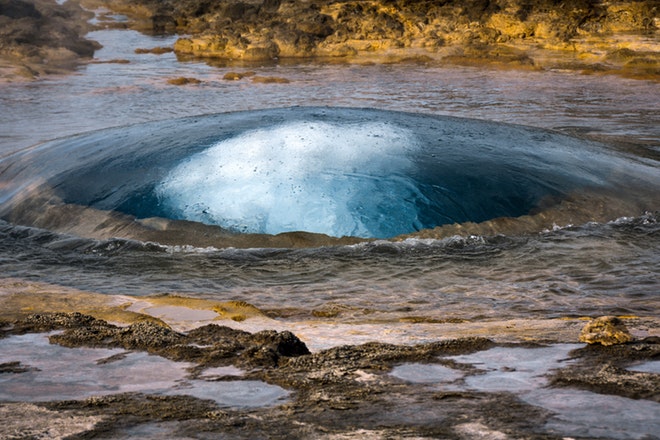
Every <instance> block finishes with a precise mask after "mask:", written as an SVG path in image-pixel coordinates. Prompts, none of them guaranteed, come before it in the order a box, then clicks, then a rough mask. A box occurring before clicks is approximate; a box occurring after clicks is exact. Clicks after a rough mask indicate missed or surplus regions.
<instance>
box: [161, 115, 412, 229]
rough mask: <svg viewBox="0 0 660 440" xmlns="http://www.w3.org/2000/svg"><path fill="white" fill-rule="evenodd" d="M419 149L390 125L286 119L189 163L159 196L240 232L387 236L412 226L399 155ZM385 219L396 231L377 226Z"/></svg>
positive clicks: (182, 211) (406, 164) (180, 212)
mask: <svg viewBox="0 0 660 440" xmlns="http://www.w3.org/2000/svg"><path fill="white" fill-rule="evenodd" d="M417 146H418V141H417V140H416V138H415V135H414V134H413V133H412V132H411V131H409V130H406V129H403V128H401V127H398V126H396V125H394V124H388V123H381V122H371V123H361V124H351V125H339V124H330V123H324V122H315V121H311V122H291V123H286V124H283V125H279V126H274V127H268V128H263V129H257V130H253V131H249V132H245V133H243V134H241V135H239V136H236V137H233V138H229V139H226V140H223V141H221V142H219V143H217V144H215V145H213V146H211V147H210V148H208V149H206V150H205V151H203V152H200V153H198V154H196V155H194V156H192V157H190V158H188V159H187V160H186V161H185V162H183V163H181V164H179V165H178V166H176V167H175V168H174V169H173V170H172V171H171V172H170V173H169V174H168V175H167V177H166V178H165V179H164V180H163V181H162V182H161V183H160V184H159V185H158V186H157V187H156V194H157V196H158V197H159V200H160V203H161V204H162V205H163V206H164V207H165V208H166V209H168V210H170V211H172V213H173V214H174V215H176V216H178V217H179V218H182V219H186V220H192V221H198V222H203V223H208V224H216V225H219V226H222V227H225V228H228V229H231V230H234V231H238V232H245V233H267V234H278V233H281V232H288V231H308V232H317V233H324V234H328V235H331V236H344V235H352V236H361V237H386V236H391V231H390V230H385V231H384V230H382V229H381V228H382V227H389V228H392V227H395V228H396V227H397V225H396V223H398V224H399V225H402V224H405V225H406V229H410V226H411V225H413V227H415V225H417V224H418V223H419V221H418V219H417V210H416V208H415V206H414V201H415V200H416V199H418V198H420V197H423V196H422V195H421V194H419V192H418V190H417V189H416V186H415V185H414V182H412V181H409V179H408V178H407V177H406V172H407V171H408V169H409V168H410V167H411V165H412V164H411V161H410V159H408V158H407V157H406V155H405V153H406V152H408V151H411V150H414V149H416V148H417ZM402 201H403V202H402ZM405 201H409V202H408V203H406V202H405ZM392 212H396V219H395V220H394V223H395V224H394V225H393V224H392V221H388V222H383V221H382V220H383V218H384V217H386V216H388V215H391V213H392ZM374 213H375V214H374ZM390 220H391V219H390ZM383 225H387V226H383ZM399 227H400V226H399Z"/></svg>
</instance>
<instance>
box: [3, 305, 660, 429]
mask: <svg viewBox="0 0 660 440" xmlns="http://www.w3.org/2000/svg"><path fill="white" fill-rule="evenodd" d="M51 330H64V331H63V332H62V333H59V334H57V335H52V336H51V342H56V343H59V344H64V345H67V346H71V347H99V346H101V347H124V348H127V349H132V350H133V349H134V350H145V351H149V352H150V353H154V354H158V355H161V356H165V357H168V358H170V359H179V360H185V361H187V362H192V363H195V364H197V365H196V366H195V367H193V368H192V369H190V370H189V371H190V373H191V376H190V378H191V379H195V378H196V379H198V380H200V379H201V378H203V377H204V374H205V370H207V368H208V367H214V366H221V365H230V364H233V365H236V366H240V367H244V368H243V369H244V370H246V372H245V375H244V376H242V379H245V380H261V381H265V382H267V383H270V384H274V385H279V386H281V387H283V388H286V389H288V390H290V391H291V395H290V398H289V400H287V401H286V402H282V403H281V404H279V405H277V406H271V407H263V408H261V407H259V408H227V407H219V406H218V405H217V404H216V403H215V402H214V401H213V400H203V399H199V398H195V397H192V396H185V395H178V396H168V395H158V394H141V393H121V394H112V395H107V396H93V397H89V398H86V399H82V400H64V401H55V402H40V403H35V404H27V403H20V402H2V403H0V417H2V420H3V423H2V424H0V438H46V437H48V438H67V439H73V438H79V439H82V438H136V437H140V438H145V437H148V438H155V437H156V436H159V435H160V436H163V435H166V436H167V437H168V438H200V435H203V436H204V438H207V437H208V438H227V439H255V438H273V439H280V438H281V439H294V440H296V439H301V440H302V439H310V438H314V439H326V440H330V439H333V440H338V439H349V438H350V439H358V438H359V439H384V438H419V439H426V438H428V439H431V438H443V439H456V440H458V439H466V438H470V439H478V438H493V439H506V438H525V439H532V440H559V439H561V438H566V436H562V435H560V433H556V432H552V430H554V429H555V428H552V429H551V430H547V429H545V428H544V425H545V422H546V421H547V420H549V419H550V418H552V417H553V415H552V413H550V412H549V411H547V410H544V409H543V408H541V407H538V406H534V405H530V404H527V403H525V402H524V401H523V400H522V399H520V398H519V396H517V395H516V394H515V391H514V392H479V391H473V390H470V389H469V388H464V387H461V381H462V380H463V379H459V380H458V381H457V382H456V381H455V382H453V385H454V386H457V387H458V388H455V387H451V386H450V387H444V386H437V385H429V384H424V383H415V382H408V381H406V380H401V379H399V378H397V377H395V376H393V375H391V374H389V372H390V371H391V369H392V368H394V367H396V366H398V365H402V364H405V363H411V362H412V363H431V364H440V365H446V366H450V367H451V368H453V369H457V370H460V371H461V373H462V374H465V375H466V376H471V375H476V374H482V373H483V370H481V369H480V368H479V365H471V364H465V363H460V362H459V363H456V362H453V361H452V360H451V359H450V357H451V356H453V355H458V354H467V353H474V352H478V351H481V350H486V349H489V348H492V347H495V346H497V344H495V343H494V342H492V341H490V340H488V339H485V338H464V339H455V340H444V341H436V342H429V343H424V344H418V345H412V346H403V345H393V344H384V343H377V342H373V343H367V344H363V345H354V346H341V347H335V348H331V349H328V350H323V351H320V352H317V353H313V354H312V353H309V352H308V351H307V348H306V347H305V345H304V344H303V343H302V342H301V341H299V340H298V338H296V337H295V336H294V335H293V334H291V333H288V332H275V331H263V332H259V333H253V334H251V333H247V332H244V331H240V330H234V329H231V328H228V327H224V326H218V325H207V326H204V327H200V328H197V329H194V330H191V331H189V332H187V333H178V332H174V331H173V330H171V329H169V328H168V327H166V326H164V325H162V324H160V325H159V324H158V323H156V322H149V321H142V322H139V323H136V324H133V325H130V326H127V327H116V326H113V325H111V324H108V323H107V322H105V321H102V320H98V319H95V318H92V317H89V316H86V315H84V314H80V313H53V314H46V313H43V314H39V315H32V316H28V317H25V318H22V319H19V320H16V321H12V322H4V323H0V337H3V336H10V335H12V334H19V333H24V332H27V331H51ZM514 346H515V347H518V348H525V347H527V348H533V347H537V346H536V345H534V344H515V345H514ZM659 354H660V344H658V340H657V338H646V339H644V340H640V341H636V342H633V343H629V344H621V345H613V346H602V345H600V344H595V345H586V346H584V347H583V348H580V349H577V350H574V351H573V352H571V358H572V362H570V363H569V364H567V366H566V367H564V368H561V369H559V370H557V371H555V372H553V373H552V376H551V377H550V379H551V382H552V385H553V386H560V387H564V386H568V387H579V388H586V389H589V390H592V391H595V392H598V393H608V394H609V393H611V394H615V395H621V396H627V397H631V398H636V399H645V400H651V401H654V402H658V401H660V400H659V399H660V393H659V391H660V385H659V382H658V381H657V374H652V373H640V372H633V371H630V370H626V368H627V367H628V366H631V365H635V364H637V363H639V362H642V361H649V360H657V358H658V355H659ZM0 367H4V368H5V371H4V373H5V374H12V375H14V374H18V375H20V374H24V373H26V372H27V371H29V370H26V369H25V368H24V367H26V366H21V365H20V364H18V363H16V362H10V363H7V364H4V365H3V366H0ZM74 368H75V366H74ZM0 371H2V370H0ZM28 374H29V373H28ZM208 380H237V379H236V377H232V378H231V379H228V378H223V377H220V376H218V377H215V378H212V379H208ZM67 421H68V423H66V422H67Z"/></svg>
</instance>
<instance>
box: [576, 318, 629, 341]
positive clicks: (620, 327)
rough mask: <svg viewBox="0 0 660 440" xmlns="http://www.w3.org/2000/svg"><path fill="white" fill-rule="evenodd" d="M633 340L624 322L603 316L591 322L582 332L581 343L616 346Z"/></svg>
mask: <svg viewBox="0 0 660 440" xmlns="http://www.w3.org/2000/svg"><path fill="white" fill-rule="evenodd" d="M632 340H633V337H632V335H631V334H630V332H629V331H628V328H627V327H626V325H625V324H624V323H623V321H622V320H621V319H619V318H617V317H616V316H601V317H599V318H596V319H594V320H592V321H590V322H589V323H588V324H587V325H585V326H584V328H583V329H582V332H580V342H586V343H587V344H601V345H616V344H625V343H626V342H630V341H632Z"/></svg>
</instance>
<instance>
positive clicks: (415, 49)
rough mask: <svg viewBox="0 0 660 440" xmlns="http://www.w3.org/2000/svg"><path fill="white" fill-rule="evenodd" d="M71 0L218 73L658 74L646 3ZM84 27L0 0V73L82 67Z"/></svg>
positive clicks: (72, 14) (40, 3) (74, 8)
mask: <svg viewBox="0 0 660 440" xmlns="http://www.w3.org/2000/svg"><path fill="white" fill-rule="evenodd" d="M79 1H80V2H81V3H82V5H83V6H84V7H85V8H87V9H88V10H96V9H97V8H99V7H105V8H109V9H110V10H112V11H115V12H117V13H122V14H126V15H127V16H128V17H129V18H130V21H129V22H128V24H127V25H128V26H130V27H132V28H134V29H139V30H142V31H145V32H159V33H179V34H185V35H187V36H186V37H182V38H180V39H179V40H178V41H177V43H176V44H175V46H174V50H175V51H176V53H177V54H178V55H179V56H180V57H184V58H185V57H197V58H204V59H209V60H214V61H216V62H217V61H220V62H222V63H236V62H242V63H245V62H249V63H252V62H256V63H262V62H272V61H274V60H275V61H279V62H283V61H285V60H297V59H309V58H314V59H318V60H322V61H326V62H338V61H339V62H353V63H368V62H389V63H392V62H404V61H405V62H422V63H434V62H438V63H457V64H469V65H484V64H487V65H491V66H499V67H504V68H516V69H521V68H522V69H539V70H542V69H572V70H581V71H585V72H589V73H594V72H606V73H617V74H621V75H625V76H630V77H634V78H645V79H657V78H658V76H659V72H660V67H659V66H660V35H659V34H658V28H659V27H660V16H659V12H660V5H658V2H657V1H656V0H638V1H592V0H580V1H574V2H560V1H556V0H469V1H459V0H445V1H430V0H423V1H413V0H369V1H364V0H360V1H357V0H305V1H292V0H222V1H209V0H137V1H135V0H130V1H129V0H79ZM89 18H90V14H89V13H88V12H84V11H83V10H81V9H80V7H79V4H78V0H69V1H67V2H65V3H64V4H62V5H58V4H56V3H55V1H54V0H0V25H1V26H0V29H2V31H0V59H2V60H3V61H2V65H3V66H4V70H7V68H8V67H12V66H14V67H15V66H19V67H20V74H22V75H24V76H32V77H35V76H38V75H41V74H44V73H51V72H53V71H60V70H61V69H62V68H67V67H71V65H72V64H75V61H76V59H80V58H82V59H86V58H89V57H91V56H92V54H93V51H94V47H95V46H94V43H93V42H89V41H86V40H84V38H83V36H84V34H85V32H86V31H87V30H88V29H89V26H90V25H89V24H87V22H86V20H88V19H89ZM103 24H104V22H103V21H101V25H103ZM105 25H116V23H115V24H110V23H108V22H107V21H106V22H105ZM124 25H126V24H122V26H124Z"/></svg>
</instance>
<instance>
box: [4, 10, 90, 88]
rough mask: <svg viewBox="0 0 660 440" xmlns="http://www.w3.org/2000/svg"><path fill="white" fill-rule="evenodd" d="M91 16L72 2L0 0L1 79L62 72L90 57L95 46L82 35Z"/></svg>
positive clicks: (85, 31) (87, 27) (86, 29)
mask: <svg viewBox="0 0 660 440" xmlns="http://www.w3.org/2000/svg"><path fill="white" fill-rule="evenodd" d="M93 16H94V14H92V13H91V12H89V11H85V10H83V9H82V8H81V7H80V5H79V4H77V3H75V2H73V1H68V2H65V3H63V4H61V5H60V4H57V3H56V2H55V1H54V0H0V77H23V78H34V77H38V76H40V75H43V74H49V73H62V72H65V71H69V70H71V69H73V68H74V67H75V66H77V65H78V63H79V62H80V60H81V59H84V58H91V57H92V56H93V55H94V51H95V50H96V49H98V44H97V43H95V42H93V41H89V40H86V39H85V38H84V35H85V34H86V33H87V32H89V30H91V25H89V24H88V23H87V21H88V20H89V19H90V18H92V17H93Z"/></svg>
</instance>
